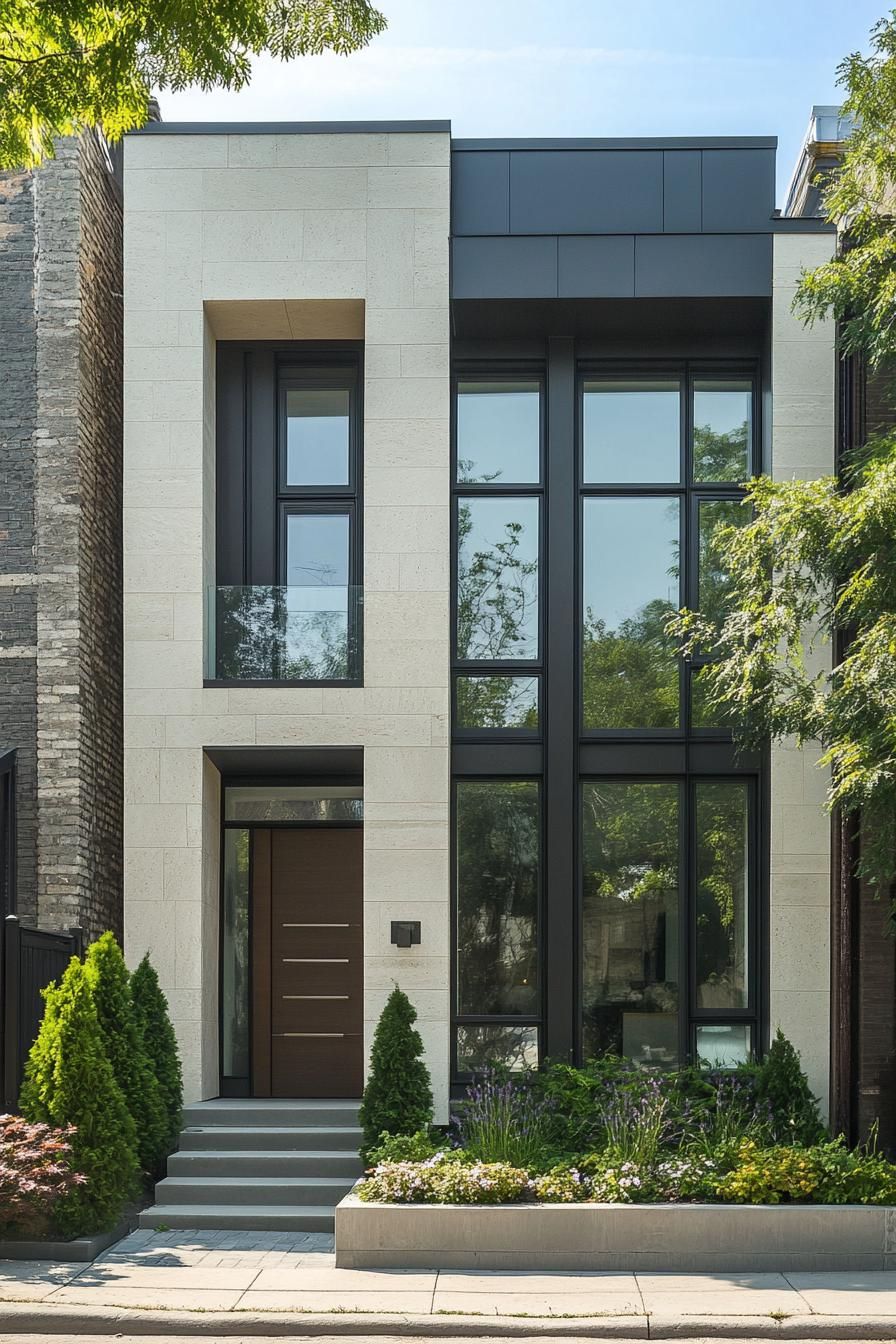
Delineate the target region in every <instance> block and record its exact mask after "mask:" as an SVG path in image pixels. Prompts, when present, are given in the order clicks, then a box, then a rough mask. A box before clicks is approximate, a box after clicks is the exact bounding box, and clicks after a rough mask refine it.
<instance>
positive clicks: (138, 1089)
mask: <svg viewBox="0 0 896 1344" xmlns="http://www.w3.org/2000/svg"><path fill="white" fill-rule="evenodd" d="M84 965H85V970H86V974H87V977H88V979H89V981H90V986H91V988H92V990H93V999H94V1004H95V1005H96V1015H97V1019H98V1021H99V1024H100V1030H101V1031H102V1033H103V1043H104V1045H105V1047H106V1054H107V1055H108V1057H109V1063H110V1064H111V1065H112V1072H113V1073H114V1075H115V1081H116V1082H117V1083H118V1086H119V1087H120V1088H121V1091H122V1094H123V1096H124V1099H125V1102H126V1104H127V1108H128V1110H129V1111H130V1113H131V1116H132V1117H133V1120H134V1125H135V1128H136V1132H137V1155H138V1157H139V1159H140V1166H141V1167H142V1169H143V1171H144V1172H145V1173H147V1174H148V1175H149V1176H153V1177H155V1176H157V1175H158V1174H159V1173H160V1172H161V1170H162V1169H163V1165H164V1161H165V1158H166V1157H167V1156H168V1152H169V1149H168V1148H167V1142H168V1118H167V1115H166V1113H165V1108H164V1105H163V1102H162V1094H161V1091H160V1089H159V1084H158V1082H157V1080H156V1074H155V1068H154V1066H153V1064H152V1062H151V1061H150V1059H149V1057H148V1055H147V1053H146V1050H145V1048H144V1044H143V1035H142V1033H141V1032H140V1031H139V1029H138V1027H137V1022H136V1018H135V1015H134V1007H133V1004H132V1002H131V980H130V976H129V975H128V971H127V967H126V966H125V964H124V957H123V956H122V952H121V948H120V947H119V946H118V943H117V942H116V940H115V935H114V934H112V933H104V934H103V935H102V937H101V938H98V939H97V941H96V942H95V943H92V944H91V945H90V948H89V949H88V952H87V956H86V958H85V962H84Z"/></svg>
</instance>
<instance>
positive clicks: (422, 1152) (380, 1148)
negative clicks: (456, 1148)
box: [367, 1129, 445, 1167]
mask: <svg viewBox="0 0 896 1344" xmlns="http://www.w3.org/2000/svg"><path fill="white" fill-rule="evenodd" d="M444 1147H445V1142H444V1139H443V1140H442V1142H441V1143H438V1142H436V1135H435V1133H434V1131H432V1130H429V1129H418V1130H417V1132H416V1134H387V1133H385V1131H384V1132H383V1133H382V1134H381V1135H380V1138H379V1142H378V1143H377V1144H375V1145H374V1147H373V1148H371V1149H370V1151H369V1152H368V1154H367V1162H368V1164H369V1165H370V1166H371V1167H378V1166H380V1165H381V1164H382V1163H384V1162H426V1161H427V1160H428V1159H429V1158H431V1157H435V1155H436V1153H439V1152H441V1151H442V1149H443V1148H444Z"/></svg>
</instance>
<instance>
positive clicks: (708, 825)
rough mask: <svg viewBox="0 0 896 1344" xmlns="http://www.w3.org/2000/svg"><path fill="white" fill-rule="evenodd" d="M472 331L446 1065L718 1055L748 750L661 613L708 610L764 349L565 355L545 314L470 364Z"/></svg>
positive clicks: (727, 993)
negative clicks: (708, 355) (540, 323)
mask: <svg viewBox="0 0 896 1344" xmlns="http://www.w3.org/2000/svg"><path fill="white" fill-rule="evenodd" d="M695 320H698V321H699V320H700V319H696V318H695ZM706 334H707V333H704V335H706ZM483 344H484V342H483V341H482V340H481V339H480V338H477V340H476V342H475V344H474V343H473V342H472V341H471V342H470V344H469V345H465V343H464V342H463V341H462V340H461V341H459V348H460V349H461V350H468V351H470V352H471V354H470V362H469V363H464V364H463V365H462V366H461V368H460V369H459V370H458V371H457V373H456V382H455V391H456V396H455V403H454V417H453V423H454V428H455V435H456V437H455V443H454V451H455V457H454V486H453V496H454V507H455V514H454V527H455V539H456V549H455V571H454V580H455V589H454V612H453V614H454V618H455V621H454V623H455V643H454V664H453V678H454V682H453V702H452V715H453V721H452V733H453V738H452V762H453V769H454V772H455V793H454V798H455V820H456V825H455V833H454V846H455V852H454V861H455V862H454V873H455V882H456V885H455V930H456V934H457V946H456V975H455V978H454V986H453V1012H454V1032H455V1034H454V1050H455V1068H456V1071H457V1073H458V1074H459V1075H460V1077H461V1078H463V1077H465V1076H468V1075H469V1074H470V1073H471V1072H475V1071H476V1070H479V1069H482V1068H483V1067H485V1066H486V1065H487V1064H489V1063H496V1062H497V1063H500V1064H502V1065H503V1066H504V1067H507V1068H509V1069H520V1068H526V1067H531V1066H532V1065H533V1064H534V1063H535V1062H536V1061H537V1059H538V1058H539V1057H543V1056H548V1057H551V1058H562V1059H567V1058H569V1059H587V1058H589V1057H594V1056H598V1055H600V1054H602V1053H604V1052H606V1051H613V1052H618V1053H621V1054H623V1055H626V1056H628V1057H630V1058H632V1059H634V1060H637V1061H638V1062H639V1064H641V1065H645V1066H651V1065H653V1066H658V1067H670V1066H673V1065H675V1064H676V1063H679V1062H683V1061H685V1060H695V1059H697V1058H700V1059H702V1060H705V1061H706V1062H707V1063H710V1064H717V1065H719V1066H727V1065H730V1064H734V1063H737V1062H738V1061H740V1060H744V1059H747V1058H749V1057H750V1055H751V1053H752V1052H754V1051H755V1050H756V1049H757V1048H758V1047H759V1045H760V1043H761V1036H760V1027H761V1025H762V1023H761V1021H760V1015H759V1014H760V1008H761V1003H762V1001H763V995H762V992H761V988H762V985H763V974H764V972H763V968H762V963H761V960H760V958H759V955H758V951H757V948H758V942H759V939H760V937H761V936H763V920H764V917H763V903H762V901H761V899H760V897H761V890H760V883H761V873H762V865H761V864H759V862H758V860H757V845H758V837H759V835H760V834H761V827H760V825H759V821H758V818H759V817H760V816H761V805H762V798H763V770H764V767H763V763H762V759H761V756H760V755H759V754H753V755H751V754H750V753H748V752H741V751H736V750H735V746H734V743H733V741H732V736H731V732H730V726H729V725H727V724H726V723H725V722H724V716H723V715H720V714H718V713H717V712H715V711H711V710H710V708H709V704H708V698H707V694H706V687H707V680H708V675H709V674H708V672H707V667H708V666H709V663H710V659H711V657H712V648H711V647H710V648H708V649H707V650H705V651H702V650H701V651H700V652H699V653H697V654H696V655H695V656H693V657H690V658H689V659H687V660H685V659H683V658H682V657H681V656H680V652H679V646H678V644H677V642H676V641H675V640H673V639H672V637H671V636H670V635H669V634H667V626H668V624H669V622H670V619H671V618H672V616H673V615H674V614H675V613H676V612H677V611H678V610H679V609H680V608H681V607H682V606H685V605H687V606H688V607H690V608H692V609H695V608H698V607H699V609H700V610H701V611H702V612H704V613H705V614H706V615H707V616H709V617H710V618H711V619H713V620H714V621H717V622H718V621H721V620H722V619H724V617H725V615H726V614H727V612H728V611H729V609H730V606H731V603H732V600H733V594H732V586H731V580H730V572H729V558H728V552H729V546H730V542H729V541H728V540H725V541H721V540H720V539H719V536H718V528H719V527H720V526H721V525H731V526H734V527H738V526H742V525H744V524H746V523H748V522H749V517H750V515H749V511H748V509H747V508H746V506H745V503H744V494H745V491H744V482H745V481H747V480H748V479H749V478H750V477H751V476H752V475H753V473H754V471H755V467H756V461H757V451H756V450H757V443H758V429H759V426H758V412H759V408H760V406H761V399H760V398H759V397H758V395H757V387H758V373H757V370H758V367H759V365H758V359H757V360H756V361H755V362H754V361H751V360H749V359H744V361H743V362H742V363H741V362H735V361H734V360H731V361H728V360H706V361H699V362H698V361H691V360H688V359H686V358H684V359H681V360H680V361H677V360H673V359H671V358H670V359H665V360H661V361H660V360H657V361H652V362H651V361H648V360H647V359H644V360H639V359H637V358H635V357H634V356H633V357H632V358H631V360H630V361H629V362H624V361H623V360H621V359H617V360H613V359H602V358H597V357H595V358H593V359H588V360H586V359H585V358H583V357H582V353H583V350H584V348H585V347H584V344H583V343H578V342H577V340H576V339H572V338H570V337H568V336H566V335H563V334H560V335H558V336H557V337H556V339H554V338H551V339H549V340H547V341H546V342H545V344H544V351H543V358H542V359H541V360H540V361H538V362H537V363H536V361H535V359H534V356H533V357H532V358H531V360H526V361H524V363H523V364H522V365H515V364H514V363H513V361H512V359H511V358H510V356H509V355H508V354H507V353H506V352H505V354H501V352H500V350H499V347H498V344H497V343H496V344H495V350H496V356H495V359H494V360H493V361H489V362H486V361H484V360H483V363H482V365H481V366H478V365H477V364H476V362H475V359H474V355H475V356H476V357H477V358H478V354H477V352H478V351H479V350H481V349H482V347H483ZM514 348H515V349H519V350H523V349H527V350H529V351H530V352H534V351H535V349H536V346H535V343H534V342H530V343H527V344H526V345H525V346H524V345H523V344H522V343H519V344H517V345H515V347H514ZM592 348H593V347H592ZM542 827H543V835H542V834H541V828H542ZM539 891H541V892H543V895H541V896H539ZM542 926H543V928H544V946H543V949H542V948H541V946H540V942H539V929H540V928H541V927H542ZM542 951H543V956H541V955H540V953H541V952H542Z"/></svg>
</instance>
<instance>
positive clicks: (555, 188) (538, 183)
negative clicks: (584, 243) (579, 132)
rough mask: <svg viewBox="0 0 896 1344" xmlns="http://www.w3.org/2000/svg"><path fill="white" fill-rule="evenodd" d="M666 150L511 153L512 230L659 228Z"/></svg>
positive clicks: (639, 230)
mask: <svg viewBox="0 0 896 1344" xmlns="http://www.w3.org/2000/svg"><path fill="white" fill-rule="evenodd" d="M662 228H663V155H662V151H661V150H656V149H644V150H546V151H544V152H541V151H528V150H525V151H521V152H519V153H513V154H511V155H510V232H511V233H658V232H661V231H662Z"/></svg>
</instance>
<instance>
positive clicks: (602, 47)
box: [162, 0, 887, 201]
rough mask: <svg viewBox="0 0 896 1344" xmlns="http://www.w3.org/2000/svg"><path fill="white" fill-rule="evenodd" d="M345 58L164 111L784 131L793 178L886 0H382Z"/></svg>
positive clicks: (173, 98)
mask: <svg viewBox="0 0 896 1344" xmlns="http://www.w3.org/2000/svg"><path fill="white" fill-rule="evenodd" d="M379 3H380V8H382V9H383V11H384V12H385V14H386V16H387V18H388V20H389V30H388V32H387V33H385V34H384V35H383V36H382V37H380V38H378V39H377V40H376V41H375V42H374V43H373V44H372V45H371V47H370V48H368V49H367V50H366V51H364V52H362V53H359V54H357V55H355V56H351V57H349V58H347V59H346V58H340V57H335V56H322V57H315V58H313V59H310V60H305V61H299V62H294V63H292V64H290V65H283V64H280V63H278V62H273V61H268V60H263V61H261V62H259V64H258V66H257V67H256V72H255V76H254V78H253V81H252V84H251V86H250V87H249V88H248V89H244V90H243V91H242V92H241V93H238V94H225V93H211V94H209V93H201V92H199V91H188V92H186V93H181V94H172V93H166V94H165V95H163V98H162V114H163V116H164V118H165V120H166V121H185V120H210V121H218V120H230V119H233V120H240V121H264V120H278V121H293V120H296V121H298V120H314V121H317V120H321V121H329V120H358V119H375V118H405V117H407V118H427V119H428V118H447V119H450V121H451V123H452V129H453V132H454V134H455V135H456V136H494V135H515V136H527V135H528V136H548V135H573V136H575V135H591V136H601V135H607V136H613V135H777V136H778V138H779V151H778V194H779V201H780V197H781V196H783V193H784V191H785V189H786V185H787V180H788V178H789V175H790V170H791V168H792V166H793V163H794V161H795V158H796V155H797V153H798V150H799V147H800V143H801V141H802V137H803V132H804V131H805V128H806V125H807V123H808V118H809V110H810V108H811V106H812V104H813V103H828V102H837V101H838V94H837V89H836V86H835V70H836V67H837V64H838V62H839V61H840V60H841V59H842V57H843V56H844V55H846V53H847V52H850V51H854V50H857V49H865V48H867V42H868V34H869V31H870V29H871V27H872V26H873V24H874V23H875V22H876V20H877V19H878V18H880V17H881V15H882V14H883V13H884V12H885V11H886V8H887V0H750V3H748V4H740V5H738V4H724V3H720V0H548V2H546V0H538V2H536V0H379Z"/></svg>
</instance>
